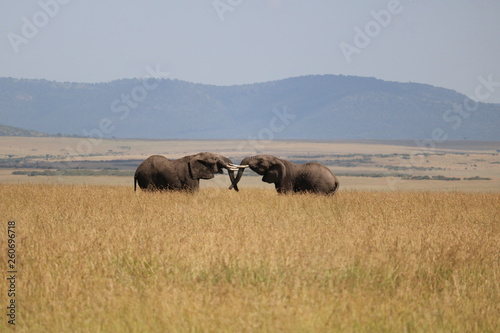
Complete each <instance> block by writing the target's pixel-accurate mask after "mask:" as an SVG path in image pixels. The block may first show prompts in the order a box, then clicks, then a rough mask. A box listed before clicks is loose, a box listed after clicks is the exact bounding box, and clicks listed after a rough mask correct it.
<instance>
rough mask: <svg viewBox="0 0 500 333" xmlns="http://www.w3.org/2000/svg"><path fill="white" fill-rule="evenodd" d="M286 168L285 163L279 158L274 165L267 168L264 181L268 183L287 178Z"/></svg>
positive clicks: (279, 181)
mask: <svg viewBox="0 0 500 333" xmlns="http://www.w3.org/2000/svg"><path fill="white" fill-rule="evenodd" d="M285 175H286V170H285V165H284V164H283V162H281V161H280V160H279V159H276V160H275V161H273V164H272V166H271V167H270V168H269V170H267V172H266V173H265V174H264V177H262V181H263V182H266V183H270V184H273V183H281V182H282V181H283V179H284V178H285Z"/></svg>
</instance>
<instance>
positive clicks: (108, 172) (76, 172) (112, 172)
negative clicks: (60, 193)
mask: <svg viewBox="0 0 500 333" xmlns="http://www.w3.org/2000/svg"><path fill="white" fill-rule="evenodd" d="M12 174H13V175H26V176H30V177H35V176H123V177H131V176H133V175H134V171H128V170H116V169H102V170H88V169H60V170H43V171H24V170H23V171H20V170H19V171H13V172H12Z"/></svg>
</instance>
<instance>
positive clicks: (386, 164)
mask: <svg viewBox="0 0 500 333" xmlns="http://www.w3.org/2000/svg"><path fill="white" fill-rule="evenodd" d="M499 148H500V146H499V144H498V142H467V141H461V142H458V141H450V142H444V143H441V144H439V145H437V146H436V147H431V148H422V147H419V146H418V145H417V144H416V143H415V142H412V141H355V142H348V141H255V142H254V141H244V140H239V141H238V140H219V141H181V140H170V141H161V140H110V139H107V140H100V139H91V138H21V137H0V183H42V184H95V185H99V184H100V185H124V186H130V184H131V180H130V176H129V175H130V174H131V173H133V172H134V171H135V168H136V167H137V166H138V165H139V164H140V162H141V161H143V160H144V159H145V158H146V157H148V156H150V155H153V154H162V155H165V156H167V157H168V158H179V157H182V156H185V155H189V154H195V153H198V152H200V151H211V152H216V153H219V154H222V155H224V156H227V157H229V158H231V159H232V160H233V161H234V162H236V163H238V162H239V161H241V160H242V159H243V158H244V157H246V156H250V155H254V154H256V153H264V154H273V155H276V156H279V157H281V158H285V159H288V160H291V161H294V162H297V163H306V162H312V161H314V162H319V163H323V164H325V165H327V166H328V167H330V168H331V169H332V171H333V172H334V173H335V174H337V175H338V176H339V178H340V179H341V188H342V189H349V190H382V191H392V190H405V191H407V190H424V191H429V190H437V191H443V190H446V191H468V192H500V159H499V151H500V149H499ZM47 175H49V176H47ZM90 175H94V176H90ZM104 175H106V176H104ZM119 175H122V177H119ZM251 175H252V172H251V171H247V172H246V173H245V175H244V176H243V180H242V184H243V185H244V186H249V187H266V184H264V183H262V182H260V180H259V179H258V178H257V177H249V176H251ZM443 179H448V181H446V180H443ZM450 180H452V181H450ZM201 186H202V187H213V186H218V187H227V181H209V182H207V181H202V184H201Z"/></svg>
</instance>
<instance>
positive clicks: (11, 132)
mask: <svg viewBox="0 0 500 333" xmlns="http://www.w3.org/2000/svg"><path fill="white" fill-rule="evenodd" d="M0 136H35V137H42V136H48V134H45V133H41V132H37V131H30V130H27V129H23V128H18V127H12V126H6V125H2V124H0Z"/></svg>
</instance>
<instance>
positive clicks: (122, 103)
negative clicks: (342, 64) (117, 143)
mask: <svg viewBox="0 0 500 333" xmlns="http://www.w3.org/2000/svg"><path fill="white" fill-rule="evenodd" d="M465 100H466V97H465V96H464V95H462V94H459V93H457V92H455V91H453V90H449V89H444V88H439V87H434V86H430V85H426V84H417V83H399V82H388V81H383V80H378V79H375V78H364V77H353V76H342V75H311V76H303V77H294V78H289V79H284V80H279V81H272V82H264V83H255V84H247V85H235V86H213V85H204V84H195V83H189V82H184V81H179V80H169V79H162V80H156V79H149V80H146V81H144V80H141V79H123V80H117V81H112V82H108V83H98V84H88V83H68V82H64V83H63V82H51V81H46V80H26V79H12V78H0V123H3V124H8V125H10V126H16V127H21V128H31V129H34V130H36V131H39V132H45V133H51V134H53V135H56V134H58V133H64V134H69V135H92V136H101V135H102V136H104V137H117V138H165V139H249V138H250V139H269V138H275V139H318V140H327V139H384V140H386V139H387V140H393V139H432V138H433V135H434V137H436V138H443V137H446V138H447V139H449V140H463V139H468V140H493V141H499V140H500V130H499V129H500V105H498V104H485V103H479V104H478V109H477V110H476V111H475V112H473V113H470V115H469V113H467V114H466V115H467V116H464V114H460V113H458V112H456V111H454V107H460V106H463V103H464V101H465Z"/></svg>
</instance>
